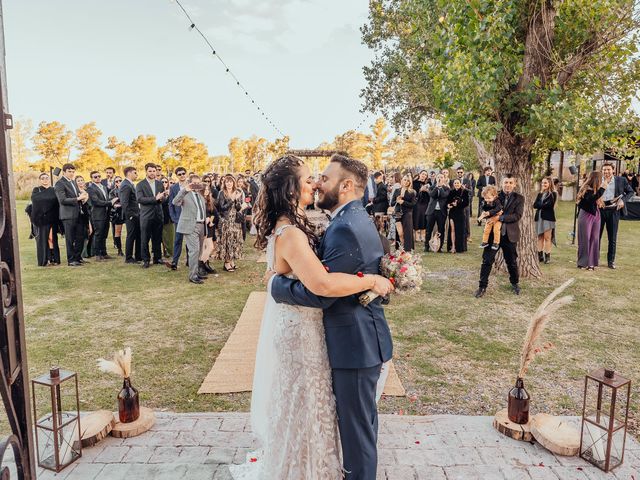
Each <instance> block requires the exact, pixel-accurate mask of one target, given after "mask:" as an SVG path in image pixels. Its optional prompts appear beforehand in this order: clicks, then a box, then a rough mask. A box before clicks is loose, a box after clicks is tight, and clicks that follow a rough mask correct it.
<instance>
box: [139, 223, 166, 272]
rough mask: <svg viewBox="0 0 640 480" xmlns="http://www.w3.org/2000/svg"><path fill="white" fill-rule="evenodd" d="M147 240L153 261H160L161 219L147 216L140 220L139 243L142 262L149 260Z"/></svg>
mask: <svg viewBox="0 0 640 480" xmlns="http://www.w3.org/2000/svg"><path fill="white" fill-rule="evenodd" d="M149 240H151V249H152V251H153V261H154V262H156V261H160V259H161V258H162V219H160V218H147V219H144V220H142V219H141V220H140V243H141V246H142V261H143V262H151V254H150V252H149Z"/></svg>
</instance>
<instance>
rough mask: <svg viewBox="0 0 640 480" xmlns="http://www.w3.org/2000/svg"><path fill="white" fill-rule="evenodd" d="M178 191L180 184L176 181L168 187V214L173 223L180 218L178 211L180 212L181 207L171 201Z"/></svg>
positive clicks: (176, 222)
mask: <svg viewBox="0 0 640 480" xmlns="http://www.w3.org/2000/svg"><path fill="white" fill-rule="evenodd" d="M178 192H180V185H179V184H178V183H174V184H173V185H171V188H170V189H169V216H170V217H171V221H172V222H173V223H175V224H178V221H179V220H180V213H181V212H182V207H181V206H180V205H175V204H174V203H173V200H174V199H175V198H176V196H177V195H178Z"/></svg>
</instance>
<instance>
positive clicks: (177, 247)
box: [172, 225, 189, 266]
mask: <svg viewBox="0 0 640 480" xmlns="http://www.w3.org/2000/svg"><path fill="white" fill-rule="evenodd" d="M176 228H178V226H177V225H176ZM183 239H184V234H183V233H180V232H178V230H176V236H175V237H174V239H173V262H172V263H173V264H174V265H176V266H177V265H178V261H179V260H180V255H182V243H183ZM188 258H189V247H188V246H187V259H188Z"/></svg>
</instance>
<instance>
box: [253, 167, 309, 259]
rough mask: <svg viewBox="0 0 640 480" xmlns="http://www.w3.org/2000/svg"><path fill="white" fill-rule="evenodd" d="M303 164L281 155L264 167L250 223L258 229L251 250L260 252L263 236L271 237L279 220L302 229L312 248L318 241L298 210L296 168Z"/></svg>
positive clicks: (262, 248)
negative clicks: (285, 219)
mask: <svg viewBox="0 0 640 480" xmlns="http://www.w3.org/2000/svg"><path fill="white" fill-rule="evenodd" d="M302 165H304V162H303V161H302V159H301V158H299V157H296V156H294V155H285V156H284V157H280V158H278V159H277V160H276V161H274V162H273V163H272V164H271V165H269V166H268V167H267V169H266V170H265V171H264V173H263V175H262V187H261V188H260V192H259V193H258V199H257V201H256V204H255V206H254V213H255V219H254V223H255V225H256V229H257V230H258V236H257V238H256V243H255V247H256V248H257V249H259V250H264V249H265V248H266V246H267V237H268V236H269V235H271V234H272V233H273V232H274V230H275V227H276V223H278V220H279V219H280V218H281V217H285V218H287V219H288V220H289V221H290V222H291V224H292V225H295V226H296V227H298V228H299V229H300V230H302V231H303V232H304V233H305V234H306V235H307V238H308V239H309V244H310V245H312V246H315V244H316V242H317V241H318V237H317V236H316V234H315V233H314V232H315V228H314V226H313V225H312V224H311V223H310V222H309V220H308V219H307V217H306V215H301V214H300V212H299V210H298V203H299V202H300V178H299V175H298V170H299V167H301V166H302Z"/></svg>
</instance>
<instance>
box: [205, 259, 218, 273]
mask: <svg viewBox="0 0 640 480" xmlns="http://www.w3.org/2000/svg"><path fill="white" fill-rule="evenodd" d="M202 266H203V267H204V269H205V271H206V272H207V273H210V274H211V275H215V274H216V273H218V272H216V269H215V268H213V267H212V266H211V265H210V264H209V261H208V260H207V261H206V262H204V263H203V264H202Z"/></svg>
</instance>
